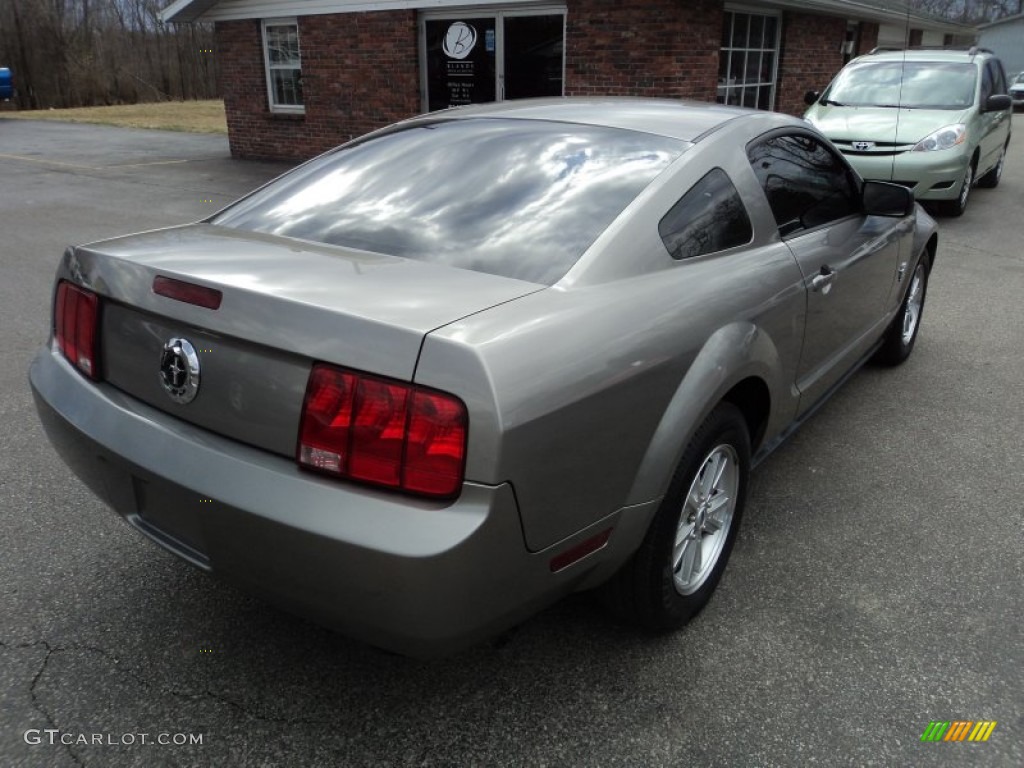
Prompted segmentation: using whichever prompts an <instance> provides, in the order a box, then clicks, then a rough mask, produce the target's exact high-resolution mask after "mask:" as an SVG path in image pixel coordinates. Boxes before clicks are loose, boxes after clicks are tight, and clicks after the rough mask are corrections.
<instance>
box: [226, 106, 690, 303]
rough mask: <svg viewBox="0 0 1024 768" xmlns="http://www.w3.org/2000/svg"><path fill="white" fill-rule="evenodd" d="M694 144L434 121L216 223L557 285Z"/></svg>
mask: <svg viewBox="0 0 1024 768" xmlns="http://www.w3.org/2000/svg"><path fill="white" fill-rule="evenodd" d="M686 146H688V144H687V143H686V142H682V141H678V140H675V139H669V138H665V137H662V136H655V135H651V134H646V133H641V132H637V131H628V130H621V129H615V128H605V127H594V126H585V125H577V124H567V123H559V122H549V121H538V120H515V119H507V118H502V119H492V118H472V119H464V120H450V121H445V122H437V123H430V124H427V125H422V126H417V127H410V128H407V129H404V130H399V131H397V132H394V133H389V134H384V135H382V136H378V137H375V138H370V139H368V140H366V141H363V142H361V143H359V144H356V145H353V146H350V147H347V148H342V149H339V150H336V151H334V152H332V153H330V154H328V155H325V156H323V157H320V158H318V159H316V160H314V161H312V162H310V163H308V164H306V165H304V166H302V167H301V168H298V169H296V170H295V171H294V172H292V173H289V174H287V175H285V176H283V177H282V178H280V179H278V180H277V181H275V182H272V183H271V184H269V185H268V186H266V187H264V188H263V189H261V190H259V191H257V192H256V193H254V194H253V195H251V196H249V197H247V198H245V199H243V200H241V201H239V202H238V203H236V204H235V205H233V206H232V207H230V208H228V209H227V210H225V211H223V212H222V213H220V214H219V215H217V216H216V217H215V218H214V219H213V220H212V223H214V224H218V225H222V226H226V227H235V228H238V229H245V230H252V231H256V232H264V233H268V234H275V235H284V236H287V237H295V238H300V239H303V240H312V241H315V242H321V243H330V244H332V245H341V246H346V247H350V248H359V249H362V250H368V251H375V252H378V253H386V254H391V255H396V256H405V257H408V258H413V259H421V260H423V261H429V262H433V263H437V264H446V265H451V266H455V267H462V268H465V269H472V270H477V271H480V272H487V273H490V274H495V275H503V276H506V277H514V278H518V279H522V280H529V281H531V282H537V283H546V284H549V285H550V284H551V283H554V282H556V281H557V280H558V279H559V278H560V277H562V275H564V274H565V273H566V271H568V269H569V268H570V267H571V266H572V265H573V264H574V263H575V262H576V261H577V259H579V257H580V255H582V253H583V252H584V251H585V250H586V249H587V248H588V247H589V246H590V245H591V243H593V242H594V240H595V239H596V238H597V237H598V235H600V234H601V232H603V231H604V230H605V229H606V228H607V227H608V225H609V224H611V222H612V221H613V220H614V219H615V217H616V216H618V215H619V214H620V213H621V212H622V210H623V209H624V208H625V207H626V206H627V205H628V204H629V203H630V201H632V200H633V199H634V198H635V197H636V196H637V195H638V194H639V193H640V191H641V190H642V189H643V188H644V187H645V186H647V184H649V183H650V181H651V180H652V179H653V178H654V177H655V176H656V175H657V174H658V173H659V172H660V171H662V170H663V169H664V168H665V167H666V166H667V165H668V164H669V163H670V162H671V161H672V160H673V159H674V158H675V157H677V156H678V155H679V154H680V153H681V152H682V151H683V150H684V149H685V148H686Z"/></svg>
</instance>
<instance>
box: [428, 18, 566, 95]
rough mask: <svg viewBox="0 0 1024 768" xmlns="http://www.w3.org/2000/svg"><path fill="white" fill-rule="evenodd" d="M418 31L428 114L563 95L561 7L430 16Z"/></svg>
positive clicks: (563, 42)
mask: <svg viewBox="0 0 1024 768" xmlns="http://www.w3.org/2000/svg"><path fill="white" fill-rule="evenodd" d="M420 29H421V47H422V51H423V56H422V62H423V72H424V94H423V95H424V99H423V100H424V107H425V109H426V110H427V111H429V112H433V111H434V110H437V109H447V108H448V107H457V106H461V105H463V104H481V103H485V102H489V101H502V100H504V99H524V98H529V97H533V96H561V95H562V80H563V70H564V64H563V61H564V48H565V12H564V11H563V10H557V11H554V10H552V11H532V12H524V11H509V12H502V11H498V12H495V13H493V15H491V14H476V13H473V14H471V15H465V16H456V15H452V14H445V15H443V16H434V15H430V16H427V17H426V18H424V19H422V21H421V25H420Z"/></svg>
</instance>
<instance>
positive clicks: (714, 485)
mask: <svg viewBox="0 0 1024 768" xmlns="http://www.w3.org/2000/svg"><path fill="white" fill-rule="evenodd" d="M715 459H716V461H717V464H715V477H714V480H712V481H711V488H709V489H708V496H710V495H711V494H712V493H713V492H714V491H716V490H717V489H718V488H719V486H720V485H721V483H722V475H724V474H725V470H726V469H727V468H728V466H729V459H728V458H726V456H725V454H723V453H717V454H715Z"/></svg>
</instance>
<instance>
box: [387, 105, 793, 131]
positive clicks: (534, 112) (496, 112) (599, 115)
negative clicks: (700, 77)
mask: <svg viewBox="0 0 1024 768" xmlns="http://www.w3.org/2000/svg"><path fill="white" fill-rule="evenodd" d="M751 115H761V116H772V118H777V119H778V121H779V122H780V124H790V123H792V124H794V125H803V123H802V121H800V120H798V119H797V118H793V117H789V116H786V115H780V114H779V113H777V112H763V111H758V110H753V109H744V108H742V107H727V106H723V105H721V104H714V103H707V102H701V101H685V100H680V101H673V100H670V99H648V98H629V97H614V98H599V97H573V96H569V97H561V98H558V97H555V98H545V99H517V100H513V101H503V102H497V103H493V104H474V105H470V106H465V107H455V108H453V109H446V110H443V111H441V112H432V113H430V114H427V115H423V116H421V117H418V118H414V119H413V120H411V121H407V122H406V123H405V125H408V124H409V123H413V124H422V123H429V122H436V121H444V120H453V119H455V120H462V119H468V118H510V119H517V120H551V121H555V122H565V123H577V124H580V125H594V126H602V127H607V128H621V129H625V130H631V131H642V132H644V133H652V134H657V135H660V136H665V137H668V138H672V139H680V140H682V141H687V142H695V141H697V140H699V139H700V138H701V137H702V136H704V135H705V134H707V133H710V132H712V131H714V130H716V129H717V128H719V127H721V126H722V125H725V124H726V123H728V122H730V121H731V120H734V119H736V118H740V117H745V116H751Z"/></svg>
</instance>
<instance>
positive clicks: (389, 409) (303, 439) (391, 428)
mask: <svg viewBox="0 0 1024 768" xmlns="http://www.w3.org/2000/svg"><path fill="white" fill-rule="evenodd" d="M467 421H468V417H467V414H466V406H465V405H463V403H462V401H461V400H459V399H458V398H457V397H454V396H452V395H448V394H445V393H443V392H437V391H434V390H429V389H425V388H423V387H417V386H413V385H411V384H404V383H402V382H396V381H390V380H388V379H381V378H378V377H376V376H367V375H365V374H362V373H356V372H354V371H346V370H343V369H340V368H335V367H333V366H328V365H320V364H318V365H315V366H313V371H312V373H310V376H309V383H308V384H307V386H306V400H305V404H304V406H303V410H302V424H301V427H300V430H299V446H298V451H297V453H296V459H297V461H298V462H299V465H300V466H304V467H308V468H310V469H316V470H319V471H321V472H326V473H328V474H332V475H337V476H339V477H346V478H350V479H353V480H360V481H362V482H366V483H371V484H373V485H378V486H382V487H385V488H395V489H398V490H403V491H407V492H410V493H415V494H419V495H423V496H433V497H453V496H456V495H458V492H459V489H460V488H461V487H462V480H463V476H464V472H465V464H466V426H467Z"/></svg>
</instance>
